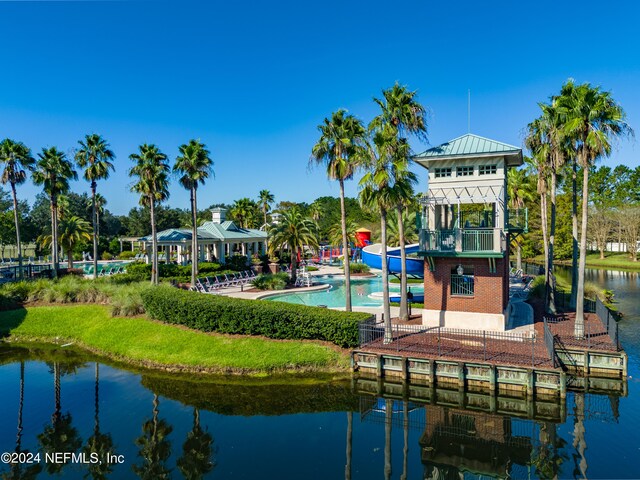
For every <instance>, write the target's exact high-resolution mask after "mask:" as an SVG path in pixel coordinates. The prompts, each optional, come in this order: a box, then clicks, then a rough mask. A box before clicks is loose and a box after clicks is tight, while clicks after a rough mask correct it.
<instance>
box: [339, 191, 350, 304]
mask: <svg viewBox="0 0 640 480" xmlns="http://www.w3.org/2000/svg"><path fill="white" fill-rule="evenodd" d="M340 225H341V227H342V253H343V255H344V290H345V295H344V296H345V310H346V311H347V312H350V311H351V269H350V265H349V239H348V238H347V212H346V211H345V207H344V180H342V179H340Z"/></svg>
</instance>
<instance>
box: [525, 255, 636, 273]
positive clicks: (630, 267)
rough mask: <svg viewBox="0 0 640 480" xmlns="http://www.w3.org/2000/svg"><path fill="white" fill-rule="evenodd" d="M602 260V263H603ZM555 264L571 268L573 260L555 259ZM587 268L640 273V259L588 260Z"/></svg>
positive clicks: (539, 261) (537, 261) (527, 260)
mask: <svg viewBox="0 0 640 480" xmlns="http://www.w3.org/2000/svg"><path fill="white" fill-rule="evenodd" d="M601 262H602V263H601ZM522 263H529V264H532V265H544V260H538V259H535V258H530V259H523V260H522ZM553 264H554V266H560V267H569V268H571V264H572V261H571V260H554V261H553ZM586 268H590V269H593V270H609V271H620V272H634V273H636V272H638V273H640V261H638V262H631V261H630V262H628V263H627V264H618V263H615V264H608V263H606V258H605V260H600V261H598V260H595V261H594V260H591V261H589V260H587V265H586Z"/></svg>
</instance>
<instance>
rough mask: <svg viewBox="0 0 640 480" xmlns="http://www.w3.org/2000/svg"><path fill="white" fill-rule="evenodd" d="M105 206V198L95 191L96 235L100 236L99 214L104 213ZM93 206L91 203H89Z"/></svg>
mask: <svg viewBox="0 0 640 480" xmlns="http://www.w3.org/2000/svg"><path fill="white" fill-rule="evenodd" d="M106 206H107V199H106V198H104V197H103V196H102V195H101V194H99V193H96V235H97V236H98V238H100V216H101V215H102V214H103V213H104V207H106ZM90 207H91V208H93V206H92V205H90Z"/></svg>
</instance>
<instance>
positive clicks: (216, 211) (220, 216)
mask: <svg viewBox="0 0 640 480" xmlns="http://www.w3.org/2000/svg"><path fill="white" fill-rule="evenodd" d="M226 219H227V209H226V208H222V207H216V208H212V209H211V221H212V222H213V223H222V222H224V221H225V220H226Z"/></svg>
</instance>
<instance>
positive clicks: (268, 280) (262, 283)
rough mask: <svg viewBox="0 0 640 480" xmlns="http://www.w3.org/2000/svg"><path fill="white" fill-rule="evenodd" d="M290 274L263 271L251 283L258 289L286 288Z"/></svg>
mask: <svg viewBox="0 0 640 480" xmlns="http://www.w3.org/2000/svg"><path fill="white" fill-rule="evenodd" d="M288 280H289V275H287V274H286V273H276V274H275V275H272V274H270V273H263V274H260V275H258V276H257V277H256V278H255V279H254V280H253V281H252V282H251V284H252V285H253V286H254V287H256V288H257V289H258V290H284V287H286V286H287V282H288Z"/></svg>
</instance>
